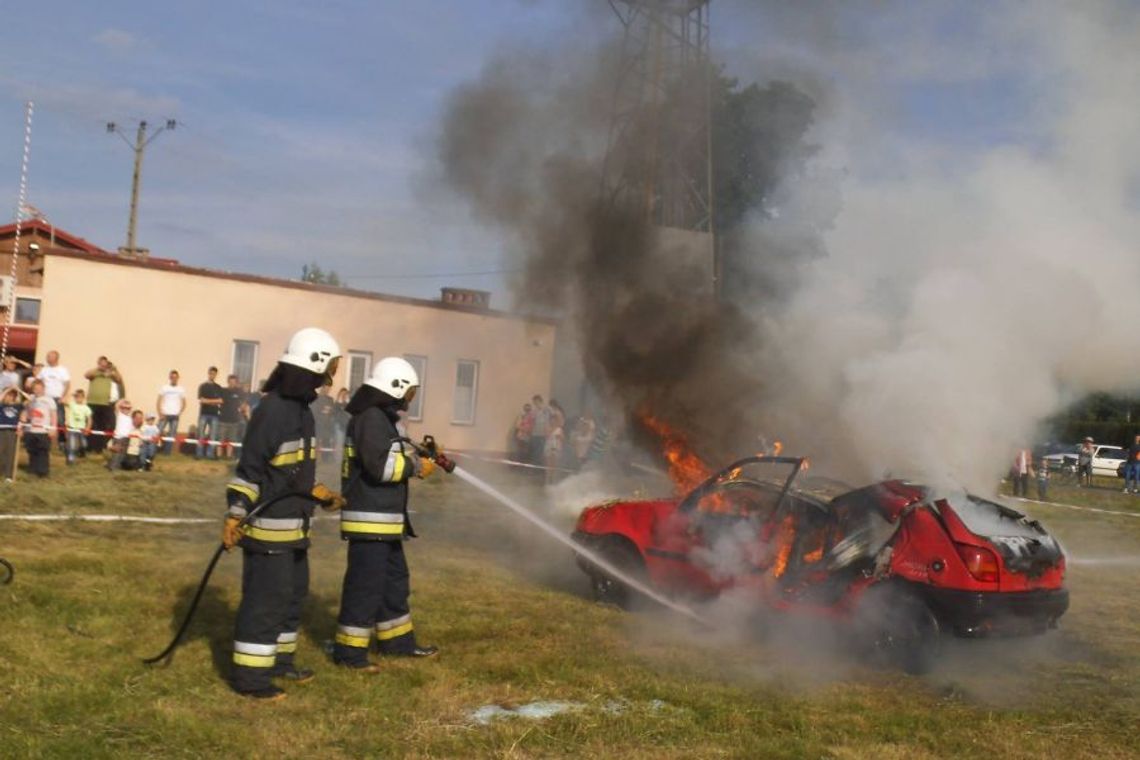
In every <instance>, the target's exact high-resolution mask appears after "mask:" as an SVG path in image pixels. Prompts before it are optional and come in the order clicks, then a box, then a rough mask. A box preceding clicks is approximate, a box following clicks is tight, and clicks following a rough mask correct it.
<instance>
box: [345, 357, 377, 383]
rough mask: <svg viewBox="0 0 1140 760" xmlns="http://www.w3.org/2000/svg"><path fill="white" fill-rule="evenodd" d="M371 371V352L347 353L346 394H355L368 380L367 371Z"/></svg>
mask: <svg viewBox="0 0 1140 760" xmlns="http://www.w3.org/2000/svg"><path fill="white" fill-rule="evenodd" d="M371 369H372V352H371V351H349V352H348V392H349V393H356V389H357V388H359V387H360V386H362V385H364V381H365V380H367V379H368V371H369V370H371Z"/></svg>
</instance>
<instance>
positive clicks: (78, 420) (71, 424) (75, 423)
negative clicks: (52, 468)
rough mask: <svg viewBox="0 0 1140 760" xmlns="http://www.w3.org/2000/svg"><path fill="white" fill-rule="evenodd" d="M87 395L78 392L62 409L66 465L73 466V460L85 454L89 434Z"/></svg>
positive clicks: (89, 409) (72, 395)
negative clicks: (65, 435) (65, 438)
mask: <svg viewBox="0 0 1140 760" xmlns="http://www.w3.org/2000/svg"><path fill="white" fill-rule="evenodd" d="M86 397H87V394H86V393H84V392H83V390H78V391H76V392H75V393H73V394H71V401H69V402H68V403H67V404H66V405H65V407H64V423H63V424H64V425H66V426H67V463H68V464H74V463H75V458H76V457H79V456H85V455H86V453H87V441H86V437H85V436H86V435H87V434H88V433H90V432H91V407H89V406H87V399H86Z"/></svg>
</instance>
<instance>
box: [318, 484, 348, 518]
mask: <svg viewBox="0 0 1140 760" xmlns="http://www.w3.org/2000/svg"><path fill="white" fill-rule="evenodd" d="M311 493H312V494H313V498H314V499H316V500H317V501H319V502H320V503H321V507H323V508H324V509H326V510H328V511H329V512H337V511H339V510H341V509H343V508H344V505H345V503H346V502H345V500H344V497H343V496H341V495H340V494H339V493H337V492H336V491H334V490H332V489H331V488H329V487H328V486H326V485H325V484H324V483H317V484H316V485H315V486H313V490H312V492H311Z"/></svg>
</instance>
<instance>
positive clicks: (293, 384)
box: [222, 327, 344, 700]
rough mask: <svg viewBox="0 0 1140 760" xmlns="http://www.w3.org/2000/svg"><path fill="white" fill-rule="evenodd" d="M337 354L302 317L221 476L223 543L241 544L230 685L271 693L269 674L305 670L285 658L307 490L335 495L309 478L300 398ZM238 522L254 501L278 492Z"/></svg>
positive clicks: (311, 434) (297, 598) (309, 419)
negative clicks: (230, 471)
mask: <svg viewBox="0 0 1140 760" xmlns="http://www.w3.org/2000/svg"><path fill="white" fill-rule="evenodd" d="M339 357H340V347H339V346H338V345H337V342H336V341H335V340H333V337H332V336H331V335H329V334H328V333H327V332H325V331H324V330H321V329H319V328H316V327H306V328H305V329H303V330H300V331H298V332H297V333H296V334H295V335H293V337H292V338H291V339H290V340H289V345H288V347H287V348H286V349H285V353H284V355H282V356H281V358H280V359H279V360H278V362H277V366H276V368H274V370H273V372H272V374H270V376H269V379H268V380H266V382H265V386H264V388H262V391H263V392H264V393H265V397H264V398H262V400H261V402H260V403H259V404H258V405H257V408H256V409H255V410H254V412H253V416H252V417H251V418H250V420H249V425H248V427H247V429H246V433H245V437H244V438H243V439H242V449H241V458H240V460H239V461H238V464H237V468H236V470H235V472H234V477H233V479H231V480H230V482H229V483H228V484H227V486H226V501H227V504H228V509H227V510H226V519H225V527H224V530H223V533H222V542H223V543H224V544H225V546H226V548H227V549H229V548H232V547H234V546H241V548H242V558H243V568H242V599H241V605H240V606H239V607H238V612H237V621H236V623H235V626H234V628H235V630H234V650H233V669H232V675H231V684H232V686H233V688H234V689H235V690H236V691H237V692H238V693H240V694H243V695H246V696H250V697H254V698H257V699H269V700H272V699H279V698H281V697H284V692H283V691H282V690H281V689H280V688H278V687H277V686H275V685H274V684H273V683H272V680H271V679H272V678H286V679H289V680H292V681H294V682H298V683H299V682H304V681H307V680H309V679H310V678H312V676H313V674H312V671H309V670H303V669H298V668H297V667H296V665H295V664H294V662H293V657H294V653H295V652H296V650H297V629H298V626H299V624H300V618H301V605H302V604H303V602H304V600H305V595H306V594H307V593H308V588H309V560H308V548H309V521H310V519H311V518H312V515H313V506H314V499H310V498H306V497H305V496H304V495H303V494H304V493H311V494H312V495H313V496H314V497H315V498H316V499H320V500H323V501H324V502H326V507H328V508H334V509H335V508H339V506H340V505H342V504H343V503H344V502H343V500H342V499H341V498H340V496H339V494H335V493H333V492H332V491H330V490H329V489H328V488H326V487H325V486H323V485H317V484H316V470H317V466H316V456H317V452H316V433H315V430H314V421H313V413H312V412H311V411H310V410H309V404H310V403H312V401H313V399H314V398H316V395H317V389H318V388H320V387H321V386H322V385H325V384H326V383H331V382H332V376H333V375H334V374H335V373H336V370H337V363H338V359H339ZM294 492H296V493H298V494H301V495H294V496H288V497H285V498H282V499H281V500H279V501H277V502H276V503H274V504H272V505H269V506H268V507H267V508H265V509H264V511H262V512H259V513H258V514H257V515H256V516H255V517H254V518H253V519H251V520H249V522H248V523H247V524H246V525H240V522H241V520H242V519H243V518H244V517H246V515H247V513H248V512H249V511H250V510H252V509H253V508H254V507H255V506H256V505H257V504H259V503H263V502H266V501H269V500H270V499H273V498H275V497H278V496H281V495H282V494H287V493H294Z"/></svg>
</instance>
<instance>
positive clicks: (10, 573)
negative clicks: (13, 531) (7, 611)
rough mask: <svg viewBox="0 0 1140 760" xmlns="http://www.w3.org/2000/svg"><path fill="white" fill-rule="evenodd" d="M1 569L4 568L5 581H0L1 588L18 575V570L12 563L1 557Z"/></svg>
mask: <svg viewBox="0 0 1140 760" xmlns="http://www.w3.org/2000/svg"><path fill="white" fill-rule="evenodd" d="M0 567H3V568H4V580H0V586H4V585H7V584H9V583H11V582H12V578H14V577H15V575H16V570H15V568H13V567H12V563H11V562H9V561H8V560H6V559H4V558H3V557H0Z"/></svg>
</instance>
